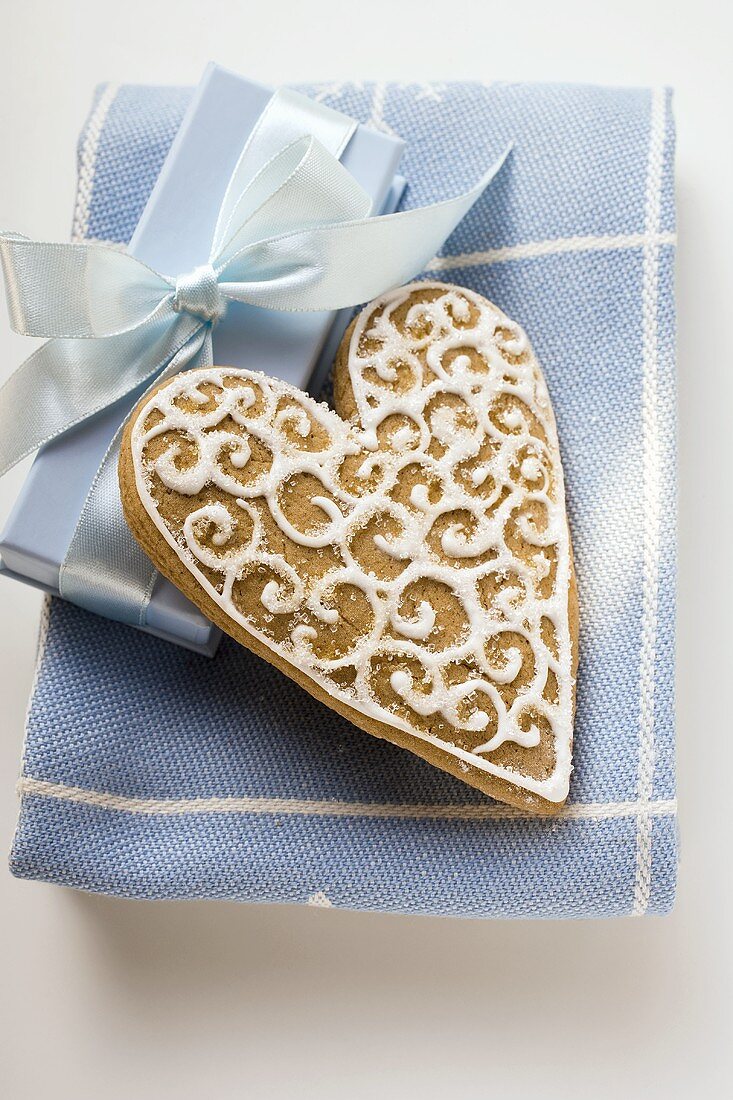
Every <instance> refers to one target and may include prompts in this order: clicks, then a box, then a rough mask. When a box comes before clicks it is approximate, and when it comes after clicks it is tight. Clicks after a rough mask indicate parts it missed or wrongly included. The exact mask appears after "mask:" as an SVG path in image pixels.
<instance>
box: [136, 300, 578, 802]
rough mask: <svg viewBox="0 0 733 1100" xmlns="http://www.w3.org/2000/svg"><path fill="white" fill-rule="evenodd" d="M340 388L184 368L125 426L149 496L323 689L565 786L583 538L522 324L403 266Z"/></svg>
mask: <svg viewBox="0 0 733 1100" xmlns="http://www.w3.org/2000/svg"><path fill="white" fill-rule="evenodd" d="M336 395H337V398H338V399H339V406H340V411H341V413H342V416H344V417H345V419H342V418H341V417H340V416H338V415H337V414H336V413H334V412H333V411H331V410H330V409H329V408H327V407H326V406H325V405H323V404H319V403H317V402H315V401H314V400H312V399H311V398H309V397H307V396H306V395H304V394H303V393H301V392H299V391H297V390H294V389H292V388H291V387H289V386H287V385H285V384H284V383H282V382H279V381H276V380H274V379H271V378H267V377H265V376H264V375H260V374H255V373H252V372H248V371H238V370H234V369H227V368H221V367H219V368H211V369H206V370H201V371H195V372H192V373H191V374H188V375H187V374H181V375H179V376H177V377H176V378H175V379H173V380H172V381H171V382H169V383H168V384H166V385H165V386H164V387H162V388H161V389H160V390H159V391H158V392H156V393H155V394H153V396H152V397H151V398H150V400H149V402H148V403H147V405H146V407H145V408H144V410H143V411H142V413H141V414H140V415H139V416H138V418H137V421H136V424H135V427H134V431H133V438H132V448H133V458H134V463H135V471H136V481H137V489H138V493H139V496H140V499H141V501H142V502H143V504H144V506H145V508H146V510H147V512H148V514H149V515H150V517H151V518H152V519H153V521H154V522H155V524H156V526H157V527H158V529H159V530H160V532H161V533H162V534H163V535H164V537H165V538H166V540H167V541H168V543H169V544H170V545H171V547H172V548H173V549H174V550H175V552H176V554H177V555H178V557H179V558H180V559H181V560H182V561H183V562H184V563H185V564H186V566H187V568H188V569H189V570H190V571H191V573H193V574H194V576H195V577H196V578H197V579H198V581H199V583H200V584H201V585H202V587H203V588H204V590H205V591H206V592H207V593H208V594H209V596H210V597H211V598H212V599H213V600H215V602H216V603H217V604H218V605H219V606H220V607H221V608H222V609H223V610H224V611H225V612H226V613H227V614H228V615H229V616H231V618H232V619H233V620H234V621H236V622H238V623H239V624H240V625H242V626H244V627H245V628H246V629H247V630H248V631H250V632H251V633H252V634H253V635H254V636H255V637H256V638H258V639H259V640H260V641H261V642H262V643H264V644H265V645H267V646H268V647H269V648H270V649H271V650H273V651H276V652H278V653H279V654H280V655H281V656H282V657H284V658H285V659H286V660H287V661H288V662H289V663H290V664H291V665H293V666H294V667H296V668H297V669H299V670H301V671H302V672H303V673H305V674H306V675H307V676H309V677H310V678H312V679H313V680H315V681H316V682H318V683H319V684H320V685H321V686H322V687H323V688H324V689H325V690H326V691H327V692H328V693H329V694H330V695H331V696H336V697H338V698H340V699H341V700H342V701H343V702H344V703H346V704H347V705H348V706H349V707H350V708H352V709H353V710H356V711H358V712H360V713H362V714H364V715H367V716H369V717H370V718H373V719H376V720H377V721H380V722H385V723H388V724H389V725H391V726H393V727H397V728H399V729H402V730H404V731H406V732H408V733H410V734H412V735H414V736H415V737H418V738H421V739H423V740H425V741H431V742H433V743H434V744H436V745H438V746H439V747H440V748H442V749H444V750H445V751H447V752H449V753H451V754H453V755H454V756H456V757H458V758H459V760H460V761H461V762H462V765H461V766H468V765H472V766H474V767H478V768H482V769H484V770H486V771H490V772H492V773H493V774H496V775H499V776H502V777H504V778H506V779H507V780H509V781H510V782H512V783H515V784H519V785H521V786H522V787H524V788H526V789H527V790H529V791H533V792H534V793H536V794H539V795H541V796H542V797H544V798H547V799H550V800H553V801H560V800H562V798H564V796H565V793H566V789H567V775H568V771H569V754H570V736H571V729H572V707H573V700H572V695H573V681H572V673H571V669H572V661H571V640H570V632H569V626H568V585H569V578H570V546H569V536H568V532H567V526H566V521H565V512H564V490H563V482H562V470H561V467H560V463H559V458H558V447H557V435H556V429H555V423H554V417H553V414H552V410H551V406H550V402H549V398H548V394H547V390H546V388H545V384H544V381H543V379H542V376H541V373H540V371H539V368H538V367H537V364H536V361H535V359H534V356H533V354H532V352H531V349H530V347H529V344H528V342H527V340H526V337H525V336H524V334H523V332H522V330H521V329H520V328H519V327H518V326H517V325H516V324H515V323H514V322H512V321H510V320H509V319H508V318H507V317H506V316H505V315H504V314H503V313H501V311H500V310H498V309H497V308H496V307H494V306H492V305H490V304H489V303H488V302H486V301H485V300H484V299H482V298H480V297H478V296H476V295H473V294H472V293H470V292H469V291H463V290H461V291H457V290H455V289H454V288H449V287H445V286H442V285H440V284H429V283H420V284H413V285H412V286H410V287H403V288H401V289H399V290H397V291H393V292H390V293H389V294H387V295H385V296H383V297H382V298H380V299H378V300H377V302H375V303H373V304H372V306H370V307H369V308H368V309H367V310H365V311H364V312H363V313H362V314H361V315H360V317H359V318H358V319H357V321H356V323H355V327H354V330H353V334H352V337H351V341H350V348H349V355H348V378H347V377H346V372H342V373H341V374H340V375H339V373H338V371H337V376H336ZM192 498H193V499H192ZM543 738H544V739H549V741H550V743H551V745H552V750H553V751H552V758H553V765H552V768H551V769H550V770H546V772H545V773H544V774H537V773H533V769H532V757H531V750H533V749H536V748H537V747H538V746H539V745H540V743H541V741H542V740H543Z"/></svg>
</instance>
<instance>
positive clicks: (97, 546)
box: [59, 325, 212, 626]
mask: <svg viewBox="0 0 733 1100" xmlns="http://www.w3.org/2000/svg"><path fill="white" fill-rule="evenodd" d="M211 357H212V349H211V330H210V327H209V326H208V325H207V326H203V327H201V328H199V329H198V331H197V332H195V333H194V335H193V336H192V337H191V338H190V339H189V340H188V342H187V343H186V344H185V345H184V346H183V347H182V348H181V349H180V350H179V351H178V353H177V354H176V355H175V356H174V357H173V359H171V361H170V362H169V363H168V365H167V366H166V368H165V369H164V370H163V371H161V373H160V374H158V375H156V378H155V381H154V385H158V383H159V382H160V381H161V380H162V379H164V378H167V377H168V376H169V375H172V374H176V373H177V372H178V371H179V370H182V369H183V368H184V367H186V368H191V367H198V366H210V365H211ZM123 429H124V423H123V424H122V426H121V427H120V428H119V429H118V431H117V432H116V433H115V436H114V438H113V440H112V442H111V443H110V445H109V447H108V449H107V453H106V454H105V456H104V458H103V460H102V463H101V465H100V467H99V469H98V471H97V474H96V476H95V478H94V481H93V482H92V486H91V488H90V490H89V493H88V495H87V498H86V501H85V502H84V507H83V508H82V511H81V515H80V517H79V521H78V523H77V525H76V529H75V531H74V534H73V536H72V539H71V543H70V545H69V549H68V550H67V552H66V557H65V559H64V561H63V562H62V564H61V570H60V574H59V593H60V595H61V596H62V597H63V598H64V599H65V600H70V601H71V602H72V603H75V604H77V606H79V607H83V608H86V610H87V611H94V612H96V613H97V614H98V615H104V616H105V618H108V619H114V620H115V621H117V622H121V623H128V624H130V625H133V626H145V625H146V622H147V611H148V605H149V603H150V597H151V594H152V591H153V586H154V585H155V580H156V577H157V575H158V574H157V571H156V570H155V568H154V566H153V565H152V563H151V561H150V559H149V558H148V557H147V556H146V555H145V554H144V553H143V551H142V550H141V549H140V547H139V546H138V544H137V543H136V542H135V539H134V538H133V536H132V534H131V532H130V529H129V527H128V526H127V523H126V521H125V517H124V514H123V512H122V501H121V500H120V490H119V483H118V477H117V463H118V459H119V453H120V442H121V439H122V432H123Z"/></svg>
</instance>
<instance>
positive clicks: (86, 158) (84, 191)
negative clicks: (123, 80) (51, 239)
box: [71, 84, 120, 241]
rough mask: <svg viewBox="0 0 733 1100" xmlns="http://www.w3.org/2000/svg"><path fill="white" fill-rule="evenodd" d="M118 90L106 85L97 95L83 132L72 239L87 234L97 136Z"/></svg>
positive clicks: (114, 85)
mask: <svg viewBox="0 0 733 1100" xmlns="http://www.w3.org/2000/svg"><path fill="white" fill-rule="evenodd" d="M119 90H120V86H119V84H108V85H107V87H106V88H105V89H104V91H103V92H102V94H101V96H100V97H99V103H98V104H97V106H96V107H95V109H94V111H93V112H92V115H91V117H90V119H89V123H88V125H87V128H86V133H85V134H84V140H83V142H82V147H81V153H80V156H79V180H78V184H77V191H76V206H75V208H74V221H73V224H72V228H71V239H72V241H82V240H84V238H85V237H86V235H87V230H88V228H89V204H90V203H91V199H92V188H93V186H94V172H95V170H96V167H97V148H98V146H99V138H100V136H101V133H102V130H103V128H104V123H105V120H106V118H107V115H108V113H109V109H110V107H111V106H112V104H113V103H114V100H115V96H116V95H117V93H118V91H119Z"/></svg>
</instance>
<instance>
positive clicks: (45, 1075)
mask: <svg viewBox="0 0 733 1100" xmlns="http://www.w3.org/2000/svg"><path fill="white" fill-rule="evenodd" d="M725 8H727V5H726V4H724V2H723V0H718V2H717V3H716V2H714V0H695V2H694V3H692V2H690V0H687V2H686V3H684V4H680V3H675V2H674V0H666V2H664V0H656V2H655V0H615V2H614V3H613V4H603V5H592V4H588V3H587V0H555V2H554V3H547V0H537V2H527V0H511V2H507V3H505V4H499V3H493V4H492V3H491V2H490V0H479V2H469V0H463V2H462V3H460V4H456V3H450V2H447V0H443V2H442V3H433V2H431V0H421V2H412V0H410V2H406V0H401V2H397V0H388V2H385V0H363V3H361V4H359V5H357V4H353V3H349V0H340V2H338V0H334V2H331V0H313V2H311V3H308V2H306V0H303V2H302V3H301V2H298V0H287V2H285V0H270V2H269V3H266V4H257V5H250V4H247V3H246V2H245V0H238V2H237V0H231V2H225V0H204V2H201V0H176V2H175V3H170V2H167V3H163V2H161V0H115V2H114V3H112V2H110V0H46V2H43V0H0V12H2V22H1V23H0V29H1V30H2V36H3V40H4V50H3V64H2V68H1V69H0V148H1V149H2V169H1V170H0V224H2V225H3V226H4V227H8V228H13V229H17V230H19V231H21V232H25V233H27V234H29V235H31V236H34V237H40V238H44V237H45V238H47V239H64V238H65V237H67V236H68V232H69V228H70V221H71V211H72V204H73V195H74V176H75V161H74V150H75V143H76V138H77V134H78V131H79V129H80V127H81V125H82V123H83V120H84V117H85V115H86V112H87V109H88V106H89V102H90V97H91V93H92V89H93V87H94V85H95V84H96V83H97V82H100V81H104V80H115V81H141V82H153V83H155V82H160V83H178V84H193V83H195V82H196V81H197V79H198V77H199V75H200V73H201V70H202V68H203V66H204V64H205V62H206V61H207V60H209V59H215V60H217V61H219V62H221V63H222V64H224V65H227V66H229V67H231V68H234V69H237V70H239V71H241V72H243V73H246V74H248V75H251V76H253V77H255V78H259V79H261V80H264V81H267V82H268V83H278V82H284V81H286V80H306V79H318V80H325V79H334V80H341V79H343V80H349V79H361V78H363V79H367V78H376V79H385V80H386V79H397V80H411V79H412V80H441V79H468V78H476V79H482V80H492V79H511V80H559V81H565V80H572V81H595V82H599V83H607V84H650V83H670V84H673V85H674V86H675V88H676V92H677V97H676V114H677V122H678V136H679V152H678V199H679V231H680V247H679V264H678V303H679V314H680V316H679V379H680V419H681V425H680V462H681V477H680V494H681V501H680V504H681V514H680V543H681V545H680V580H679V645H678V702H679V709H678V714H679V721H678V731H679V732H678V738H679V776H680V784H679V787H680V819H681V830H682V866H681V873H680V887H679V901H678V904H677V908H676V910H675V912H674V914H673V915H672V916H671V917H668V918H665V919H647V920H634V919H627V920H620V921H616V922H596V921H591V922H584V923H534V924H533V923H530V922H513V923H509V922H502V923H498V922H497V923H490V922H478V921H476V922H468V921H464V922H454V921H450V920H439V919H428V918H405V917H395V916H381V915H378V914H372V915H364V914H356V913H346V912H337V911H334V910H321V909H302V908H269V907H264V906H262V907H260V906H251V907H250V906H238V905H235V904H222V903H160V904H149V903H147V904H143V903H136V902H124V901H113V900H110V899H107V898H101V897H100V898H95V897H87V896H83V895H80V894H76V893H74V892H72V891H66V890H60V889H57V888H54V887H47V886H43V885H39V884H34V883H26V882H19V881H16V880H14V879H12V878H11V876H10V874H9V873H8V871H7V869H6V868H5V867H2V866H0V891H1V892H2V901H1V907H0V925H1V927H0V933H1V934H0V952H1V953H2V963H1V967H2V969H1V970H0V1011H1V1012H2V1014H3V1018H2V1019H0V1044H2V1048H3V1049H2V1052H1V1054H0V1090H2V1092H3V1094H4V1095H6V1096H8V1097H12V1098H13V1100H26V1098H33V1100H38V1098H40V1097H43V1096H44V1095H53V1096H54V1097H55V1098H56V1100H67V1098H69V1100H70V1098H71V1097H74V1098H77V1100H84V1098H87V1097H95V1098H96V1097H101V1096H104V1097H105V1098H106V1100H117V1098H118V1097H119V1098H122V1097H125V1098H128V1097H130V1096H136V1097H139V1098H140V1100H148V1098H152V1097H156V1098H158V1097H167V1096H174V1095H175V1096H176V1098H177V1100H187V1098H189V1097H199V1096H203V1095H210V1096H212V1097H216V1098H217V1100H219V1098H221V1100H229V1098H230V1097H239V1096H245V1095H246V1096H248V1097H253V1098H256V1100H259V1098H265V1097H267V1098H269V1097H275V1098H285V1097H290V1096H293V1097H305V1098H309V1097H316V1096H317V1097H319V1098H323V1100H327V1098H331V1097H349V1098H361V1097H372V1096H380V1097H386V1098H391V1097H398V1096H405V1097H412V1096H420V1097H421V1098H425V1100H430V1098H432V1097H438V1096H440V1097H443V1096H461V1097H465V1098H469V1100H470V1098H473V1097H488V1096H494V1095H496V1096H497V1097H502V1098H503V1100H511V1098H514V1097H518V1098H525V1097H529V1096H533V1095H537V1096H542V1097H550V1098H553V1100H554V1098H555V1097H558V1098H560V1097H563V1098H566V1100H573V1098H576V1097H578V1098H580V1097H583V1098H585V1097H588V1096H593V1097H594V1100H604V1098H611V1097H613V1098H616V1097H618V1098H621V1097H623V1098H627V1097H628V1098H632V1100H635V1098H637V1097H640V1098H642V1097H643V1098H647V1097H650V1098H657V1097H660V1098H661V1097H678V1096H679V1097H682V1096H687V1095H690V1094H692V1093H693V1092H694V1093H695V1094H697V1095H700V1096H702V1097H705V1098H707V1097H717V1096H719V1095H722V1094H723V1093H724V1091H725V1092H727V1088H728V1087H729V1086H730V1081H729V1080H728V1084H727V1086H726V1085H724V1082H725V1081H726V1079H727V1077H728V1076H729V1075H730V1072H731V1070H732V1069H733V1060H732V1059H731V1043H730V1039H731V1034H730V1033H731V983H732V982H733V966H732V961H733V953H732V949H731V938H732V937H731V911H730V907H731V900H732V899H731V893H732V891H731V854H730V851H731V839H732V836H731V832H732V831H731V824H730V821H731V808H730V791H731V778H730V777H731V765H732V764H733V749H732V747H731V746H732V744H733V728H732V726H733V723H732V721H731V713H732V711H733V708H732V707H731V703H730V681H731V677H732V676H733V666H732V664H731V658H732V656H733V654H732V652H731V643H730V638H731V615H732V613H733V606H732V599H731V592H732V591H733V586H732V585H731V578H730V565H731V540H732V538H733V524H732V523H731V508H730V498H731V489H732V481H733V479H732V478H731V438H732V437H733V355H732V353H731V346H730V344H731V339H730V317H731V312H732V310H733V305H732V303H733V278H732V277H731V268H730V263H726V262H725V261H726V260H729V259H730V251H731V245H733V240H732V239H731V228H732V221H733V219H732V218H731V204H733V195H732V194H731V179H732V178H733V173H732V171H731V169H732V168H733V165H732V164H731V159H732V158H731V108H733V94H732V92H733V88H732V85H731V58H730V46H731V26H730V25H729V23H728V16H727V14H726V15H724V9H725ZM311 10H312V13H313V14H309V12H310V11H311ZM347 10H348V11H349V14H348V17H347V16H346V14H345V13H346V11H347ZM276 37H279V38H280V39H281V42H280V44H279V46H278V48H277V49H275V48H273V47H272V46H271V45H270V43H272V41H273V40H274V39H275V38H276ZM726 247H727V250H728V255H727V256H726V255H725V254H724V253H725V248H726ZM30 347H31V344H30V341H27V340H22V339H21V338H19V337H13V336H11V335H10V334H9V333H8V332H7V331H6V326H5V322H4V320H2V321H1V322H0V352H1V355H2V364H1V366H0V376H2V377H4V376H5V375H6V373H7V372H8V371H9V370H10V368H11V367H13V366H16V365H17V364H18V363H19V362H20V361H21V359H22V358H23V357H25V355H27V354H29V351H30ZM21 476H22V472H19V471H16V472H15V473H14V474H11V475H10V476H8V477H7V478H5V479H4V480H3V482H2V483H1V484H0V520H4V518H5V515H6V514H7V511H8V507H9V504H10V502H11V500H12V498H13V495H14V492H15V491H16V489H17V487H18V485H19V484H20V481H21ZM0 584H2V591H0V715H1V716H2V736H1V737H0V844H1V845H2V847H4V848H7V847H8V846H9V843H10V839H11V835H12V831H13V827H14V824H15V815H16V799H15V794H14V784H15V779H16V776H17V771H18V761H19V757H20V750H21V739H22V726H23V713H24V708H25V704H26V699H27V694H28V690H29V687H30V683H31V677H32V670H33V660H34V649H35V635H36V630H37V620H38V611H39V606H40V597H39V596H38V595H37V594H36V593H34V592H32V591H31V590H29V589H25V588H22V587H21V586H20V585H13V584H10V583H9V582H5V581H4V582H0Z"/></svg>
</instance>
